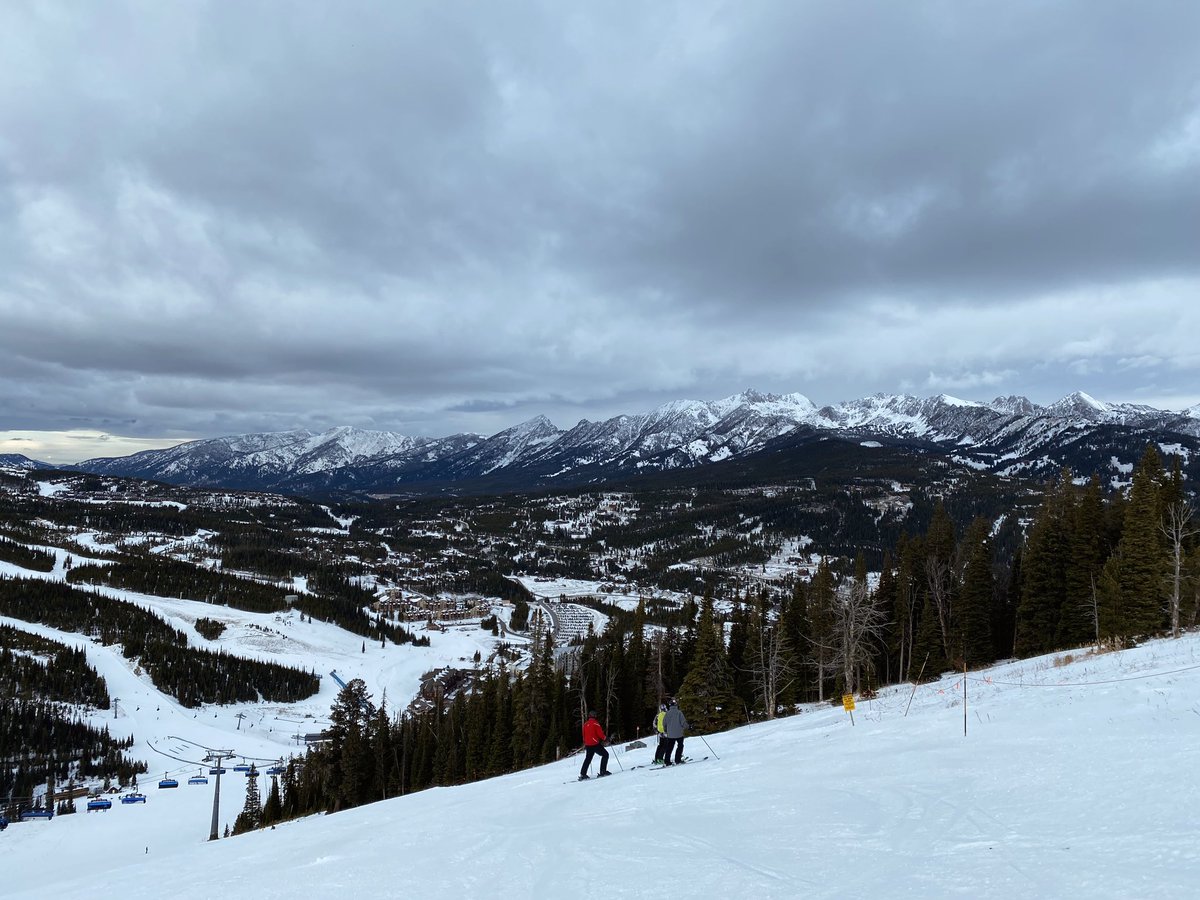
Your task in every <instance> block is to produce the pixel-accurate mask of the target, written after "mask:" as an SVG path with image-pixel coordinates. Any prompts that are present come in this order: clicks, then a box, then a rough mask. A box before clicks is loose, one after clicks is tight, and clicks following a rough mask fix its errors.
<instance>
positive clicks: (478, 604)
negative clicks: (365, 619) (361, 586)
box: [375, 588, 491, 622]
mask: <svg viewBox="0 0 1200 900" xmlns="http://www.w3.org/2000/svg"><path fill="white" fill-rule="evenodd" d="M375 611H376V612H378V613H381V614H383V615H387V616H391V617H394V618H398V619H400V620H401V621H404V622H460V621H463V620H467V619H481V618H483V617H484V616H486V615H488V614H489V613H490V612H491V609H490V608H489V607H488V605H487V604H486V603H485V601H484V598H483V597H480V596H477V595H466V596H463V595H458V594H435V595H433V596H432V597H427V596H425V595H424V594H417V593H414V592H413V591H404V590H401V589H400V588H388V589H387V591H386V592H385V593H384V595H383V596H382V597H380V598H379V599H378V600H377V601H375Z"/></svg>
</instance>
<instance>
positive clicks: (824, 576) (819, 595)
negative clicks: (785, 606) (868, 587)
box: [808, 560, 837, 702]
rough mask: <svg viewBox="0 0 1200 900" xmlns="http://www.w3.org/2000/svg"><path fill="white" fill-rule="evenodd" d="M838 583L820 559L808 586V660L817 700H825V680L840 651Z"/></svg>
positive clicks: (830, 674)
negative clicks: (836, 603) (835, 606)
mask: <svg viewBox="0 0 1200 900" xmlns="http://www.w3.org/2000/svg"><path fill="white" fill-rule="evenodd" d="M835 599H836V597H835V585H834V581H833V572H831V571H830V569H829V565H828V564H827V563H826V562H825V560H821V562H820V564H819V565H818V566H817V571H816V573H815V574H814V575H813V578H812V581H811V582H810V583H809V585H808V625H809V633H808V642H809V660H810V661H811V663H812V666H813V669H814V673H813V677H814V687H815V688H816V692H817V701H818V702H823V701H824V700H825V687H826V682H827V681H828V679H830V678H831V677H832V676H833V674H834V670H835V668H836V664H835V662H834V658H835V656H836V654H837V635H836V633H835V625H836V622H835V620H834V615H833V604H834V600H835Z"/></svg>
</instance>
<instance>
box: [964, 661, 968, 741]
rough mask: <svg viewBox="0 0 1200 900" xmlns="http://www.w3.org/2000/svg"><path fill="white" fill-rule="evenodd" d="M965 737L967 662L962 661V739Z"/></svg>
mask: <svg viewBox="0 0 1200 900" xmlns="http://www.w3.org/2000/svg"><path fill="white" fill-rule="evenodd" d="M966 736H967V661H966V660H965V659H964V660H963V737H966Z"/></svg>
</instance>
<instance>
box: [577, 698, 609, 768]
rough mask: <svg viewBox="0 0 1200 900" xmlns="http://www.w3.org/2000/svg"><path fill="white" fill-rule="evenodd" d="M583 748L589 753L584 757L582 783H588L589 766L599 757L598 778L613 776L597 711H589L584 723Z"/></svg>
mask: <svg viewBox="0 0 1200 900" xmlns="http://www.w3.org/2000/svg"><path fill="white" fill-rule="evenodd" d="M583 747H584V750H586V751H587V752H586V753H585V754H584V757H583V767H582V768H581V769H580V770H579V780H580V781H587V777H588V766H590V765H591V764H592V757H593V756H597V755H598V756H599V757H600V773H599V774H598V775H597V776H596V777H597V778H603V777H604V776H605V775H611V774H612V772H610V771H608V751H607V750H605V749H604V729H603V728H601V727H600V723H599V722H598V721H596V712H595V710H591V709H589V710H588V718H587V721H586V722H584V723H583Z"/></svg>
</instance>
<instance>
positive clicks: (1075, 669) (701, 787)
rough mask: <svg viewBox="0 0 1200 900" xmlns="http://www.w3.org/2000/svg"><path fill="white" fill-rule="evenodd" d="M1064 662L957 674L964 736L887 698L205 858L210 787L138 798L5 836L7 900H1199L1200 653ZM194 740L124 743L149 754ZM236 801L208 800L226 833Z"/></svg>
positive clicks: (552, 772) (463, 790) (0, 867)
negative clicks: (1198, 771)
mask: <svg viewBox="0 0 1200 900" xmlns="http://www.w3.org/2000/svg"><path fill="white" fill-rule="evenodd" d="M88 652H89V655H92V653H93V652H94V648H89V651H88ZM1073 656H1074V661H1069V659H1070V657H1069V656H1068V655H1067V654H1057V655H1056V656H1053V657H1045V658H1040V659H1034V660H1026V661H1023V662H1019V663H1009V664H1006V665H1002V666H999V667H996V668H994V669H991V670H988V671H984V672H979V673H972V674H971V675H970V677H969V678H968V679H967V698H966V700H967V706H966V707H965V709H966V725H967V733H966V735H965V736H964V733H963V727H964V701H963V683H962V678H961V676H960V675H947V676H946V677H944V678H942V679H941V680H940V681H938V682H935V683H933V684H928V685H923V686H921V687H919V688H918V689H917V690H916V692H915V695H914V696H913V697H912V704H911V709H909V708H908V703H909V694H910V690H911V687H904V686H901V687H897V688H892V689H888V690H885V691H883V692H882V693H881V694H880V695H879V696H878V697H877V698H876V699H874V700H871V701H860V702H859V704H858V708H857V710H856V711H855V713H854V720H853V723H852V722H851V719H850V717H849V716H848V715H847V714H846V713H845V712H844V711H843V710H842V709H841V708H840V706H839V707H833V706H830V705H814V706H809V707H806V708H805V709H804V710H803V711H802V713H801V714H800V715H798V716H796V717H793V718H788V719H783V720H779V721H776V722H772V723H767V724H758V725H753V726H750V727H746V728H742V729H738V730H736V731H732V732H728V733H725V734H719V735H710V736H709V737H708V739H707V742H705V741H702V740H700V739H699V738H697V737H692V738H689V739H688V741H687V749H688V752H689V753H690V754H691V755H692V756H696V757H699V756H705V755H710V754H712V753H715V754H717V755H719V759H718V758H716V756H712V757H711V758H709V759H707V760H704V761H702V762H696V763H693V764H690V765H686V766H683V767H682V768H679V769H674V770H667V771H661V772H660V771H654V770H650V769H645V768H636V769H635V768H634V767H635V766H638V765H642V764H644V763H646V762H648V761H649V758H650V756H651V753H652V751H651V749H650V748H645V749H636V750H623V749H621V748H620V747H617V748H616V759H615V760H614V761H613V764H612V768H613V770H614V771H616V772H617V773H618V774H616V775H615V776H614V777H612V778H608V779H604V780H602V781H591V782H588V783H584V784H579V783H576V782H575V781H574V779H575V775H576V772H577V770H578V765H579V763H578V760H576V759H568V760H563V761H561V762H559V763H555V764H552V765H548V766H544V767H541V768H537V769H532V770H528V771H524V772H519V773H516V774H513V775H508V776H505V777H501V778H496V779H492V780H489V781H484V782H478V783H475V784H471V785H466V786H462V787H453V788H440V789H435V790H429V791H424V792H421V793H418V794H413V795H411V796H407V797H400V798H395V799H391V800H387V801H385V802H381V803H377V804H373V805H370V806H366V807H362V808H359V809H354V810H349V811H346V812H341V813H338V814H336V815H333V816H318V817H312V818H309V819H305V820H302V821H297V822H292V823H287V824H284V825H280V826H278V827H277V828H275V829H271V830H267V831H264V832H257V833H253V834H248V835H244V836H241V837H237V838H230V839H227V840H221V841H217V842H214V843H206V838H207V836H208V832H209V818H210V813H211V806H212V788H213V785H212V784H210V785H207V786H203V787H187V786H181V787H180V788H179V789H178V790H174V791H159V790H156V789H154V788H153V787H151V788H150V789H149V790H148V793H149V795H150V796H149V802H148V803H147V804H146V805H145V806H141V805H137V806H129V807H124V806H121V805H119V804H116V805H114V807H113V809H112V810H110V811H108V812H102V813H100V812H97V813H87V814H85V813H79V814H77V815H75V816H66V817H58V818H56V819H55V820H54V821H52V822H35V823H25V824H20V825H12V826H10V827H9V829H8V831H6V832H5V833H4V834H3V835H0V872H2V873H3V884H4V895H5V897H6V898H11V900H18V898H22V900H24V898H34V897H54V898H56V900H69V898H93V897H95V896H97V895H104V896H113V897H121V898H124V900H138V898H159V897H173V898H178V900H187V898H197V900H208V898H212V897H222V898H241V897H247V898H249V897H254V898H275V897H278V898H284V897H298V896H299V897H343V896H354V897H389V896H410V897H421V898H455V900H457V898H470V897H487V898H508V897H513V898H530V897H537V898H542V897H569V896H578V895H583V896H588V897H593V896H603V897H661V896H671V897H688V898H691V897H703V898H710V897H711V898H731V897H739V898H740V897H762V898H775V897H779V898H793V897H797V896H802V897H806V898H856V897H887V898H921V900H926V898H945V897H972V898H978V900H986V898H997V900H1001V898H1002V900H1011V898H1050V897H1054V898H1060V897H1061V898H1067V897H1087V898H1089V900H1102V898H1123V900H1124V898H1139V900H1141V898H1190V897H1195V896H1200V853H1197V852H1196V848H1195V840H1196V839H1195V835H1196V831H1197V827H1198V826H1200V784H1198V782H1197V780H1196V779H1195V778H1192V777H1190V776H1189V775H1188V773H1189V772H1190V771H1191V770H1192V768H1193V765H1194V761H1195V756H1196V747H1197V745H1198V744H1200V717H1198V716H1196V715H1194V714H1193V713H1195V712H1196V710H1195V709H1194V706H1195V698H1196V696H1197V695H1198V694H1200V637H1198V636H1197V635H1194V634H1192V635H1187V636H1185V637H1184V638H1183V639H1181V640H1178V641H1169V640H1165V641H1155V642H1152V643H1149V644H1147V645H1145V646H1143V647H1140V648H1138V649H1136V650H1132V651H1128V652H1125V653H1121V654H1109V655H1101V656H1090V655H1089V654H1088V653H1087V652H1086V651H1082V652H1077V653H1075V654H1073ZM327 663H328V661H326V660H321V661H320V662H319V663H317V664H318V665H319V666H320V667H322V668H323V667H324V666H325V665H327ZM105 674H106V675H107V674H108V673H107V672H106V673H105ZM121 687H122V689H123V688H124V685H123V684H122V686H121ZM118 724H124V723H121V722H120V720H118ZM193 726H194V727H196V728H200V727H202V726H201V725H200V724H199V721H198V720H197V722H196V723H188V722H180V721H178V720H174V719H173V720H171V721H170V722H169V723H167V722H165V721H159V720H155V719H149V718H147V719H146V721H145V722H144V724H143V723H138V727H139V728H142V729H145V730H146V732H147V733H150V729H157V730H156V731H154V732H153V733H154V735H155V736H154V738H153V739H154V740H155V741H156V742H161V743H164V744H165V743H167V742H169V741H170V740H172V739H171V738H169V737H168V734H175V735H177V736H178V737H181V738H188V737H189V736H191V735H192V734H193V732H190V731H187V730H186V729H187V728H189V727H193ZM168 729H170V730H168ZM197 733H203V732H197ZM204 734H206V733H204ZM205 739H206V740H218V739H217V738H211V737H207V736H206V738H205ZM239 787H240V785H239V784H238V781H237V778H235V777H227V778H226V779H225V786H224V790H223V793H222V810H223V813H222V821H226V820H231V819H232V818H233V816H234V815H235V814H236V812H237V811H238V809H239V808H240V803H241V800H242V797H241V791H240V790H239ZM226 792H227V793H226Z"/></svg>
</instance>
